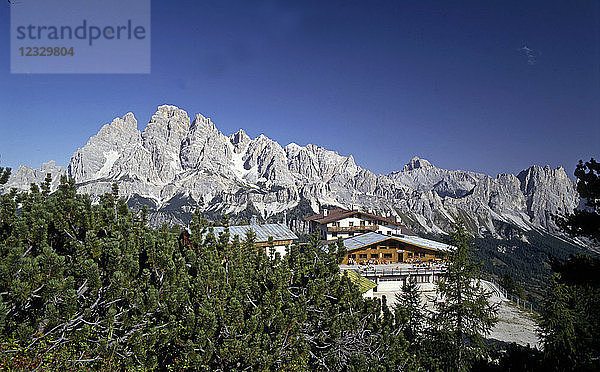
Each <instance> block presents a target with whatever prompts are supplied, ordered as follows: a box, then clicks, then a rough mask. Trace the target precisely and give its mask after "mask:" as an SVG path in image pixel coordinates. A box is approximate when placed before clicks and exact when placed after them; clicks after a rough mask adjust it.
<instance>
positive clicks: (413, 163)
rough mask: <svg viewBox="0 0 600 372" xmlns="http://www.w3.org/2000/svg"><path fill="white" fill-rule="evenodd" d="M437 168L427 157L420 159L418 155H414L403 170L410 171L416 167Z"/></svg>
mask: <svg viewBox="0 0 600 372" xmlns="http://www.w3.org/2000/svg"><path fill="white" fill-rule="evenodd" d="M430 168H435V167H434V166H433V164H431V163H430V162H429V161H427V160H425V159H420V158H418V157H416V156H415V157H414V158H412V159H410V161H409V162H408V163H407V164H406V165H405V166H404V168H402V171H403V172H408V171H411V170H414V169H430Z"/></svg>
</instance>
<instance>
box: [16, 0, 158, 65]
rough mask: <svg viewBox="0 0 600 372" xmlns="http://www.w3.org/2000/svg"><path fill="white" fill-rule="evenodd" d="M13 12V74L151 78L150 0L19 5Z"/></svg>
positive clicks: (23, 1) (35, 0)
mask: <svg viewBox="0 0 600 372" xmlns="http://www.w3.org/2000/svg"><path fill="white" fill-rule="evenodd" d="M10 7H11V14H10V48H11V50H10V69H11V73H14V74H59V73H75V74H77V73H110V74H118V73H124V74H127V73H138V74H148V73H150V0H102V1H98V0H18V1H12V2H11V5H10Z"/></svg>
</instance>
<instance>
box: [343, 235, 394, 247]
mask: <svg viewBox="0 0 600 372" xmlns="http://www.w3.org/2000/svg"><path fill="white" fill-rule="evenodd" d="M390 238H391V236H388V235H383V234H379V233H376V232H368V233H366V234H361V235H357V236H354V237H351V238H347V239H344V247H346V249H347V250H350V249H355V248H360V247H364V246H366V245H371V244H375V243H379V242H382V241H384V240H388V239H390Z"/></svg>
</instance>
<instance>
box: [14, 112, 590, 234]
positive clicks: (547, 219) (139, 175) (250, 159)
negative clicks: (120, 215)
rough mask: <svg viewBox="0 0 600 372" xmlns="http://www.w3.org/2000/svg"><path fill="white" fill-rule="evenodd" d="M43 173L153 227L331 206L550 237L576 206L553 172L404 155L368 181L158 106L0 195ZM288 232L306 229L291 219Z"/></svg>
mask: <svg viewBox="0 0 600 372" xmlns="http://www.w3.org/2000/svg"><path fill="white" fill-rule="evenodd" d="M46 173H51V174H52V175H53V185H54V187H56V185H57V184H58V178H59V177H60V175H62V174H67V175H68V176H70V177H73V178H75V180H76V182H77V185H78V187H79V190H80V191H81V192H87V193H90V194H92V195H99V194H102V193H104V192H108V191H109V190H110V185H111V184H112V182H117V183H118V184H119V185H120V191H121V194H122V196H124V197H126V198H128V199H129V201H130V204H131V205H132V206H135V207H139V206H140V205H142V204H146V205H149V206H150V208H151V209H152V210H153V211H154V212H153V213H152V215H151V221H153V223H156V224H160V223H162V222H168V223H185V222H187V218H188V217H189V214H190V213H191V212H192V211H193V210H195V209H199V210H200V211H202V212H205V213H207V214H210V215H214V216H218V215H221V214H225V213H227V214H230V215H233V216H235V215H247V214H252V213H259V214H261V216H262V217H263V218H268V217H270V216H274V215H276V214H279V213H281V212H283V211H290V215H291V214H295V215H299V214H300V212H295V213H294V210H296V211H298V210H299V209H298V208H300V209H301V210H302V213H307V212H308V213H310V211H306V210H305V209H306V208H308V207H307V206H310V208H312V210H313V211H317V209H318V208H319V207H320V206H321V205H331V206H342V207H346V208H350V207H355V208H357V207H358V208H362V209H365V210H371V211H373V212H376V213H380V214H384V215H387V214H391V215H395V216H397V217H399V218H400V219H401V220H402V221H404V222H405V223H406V224H407V225H408V226H409V227H411V228H413V229H415V230H417V231H427V232H447V231H448V230H449V229H450V228H451V225H452V223H453V222H454V221H456V220H457V218H459V217H460V218H461V219H462V220H464V221H465V223H466V225H467V227H468V228H469V229H470V230H471V231H472V232H474V233H476V234H477V235H488V234H489V235H492V236H496V237H502V232H501V231H497V228H496V226H498V225H499V223H498V222H501V223H502V224H501V225H503V226H505V224H506V223H508V224H510V225H512V226H516V227H518V228H519V229H521V230H529V229H534V228H538V229H542V230H546V231H550V232H552V231H553V229H554V223H553V221H552V218H551V216H552V214H555V213H559V212H564V211H570V210H572V209H573V208H575V207H576V206H577V204H578V202H579V197H578V195H577V192H576V191H575V185H574V182H573V181H571V180H569V178H568V177H567V175H566V174H565V171H564V169H562V168H558V169H550V168H549V167H545V168H541V167H538V166H533V167H531V168H529V169H527V170H524V171H523V172H521V173H520V174H519V175H518V176H515V175H512V174H501V175H499V176H497V177H496V178H493V177H490V176H488V175H485V174H480V173H475V172H469V171H462V170H445V169H440V168H437V167H435V166H434V165H433V164H431V163H430V162H428V161H427V160H424V159H419V158H413V159H411V160H410V161H409V163H408V164H406V165H405V166H404V167H403V168H402V170H401V171H398V172H393V173H391V174H388V175H377V174H374V173H373V172H371V171H369V170H367V169H363V168H360V167H359V166H357V165H356V163H355V161H354V158H353V157H352V156H348V157H346V156H342V155H339V154H338V153H336V152H334V151H329V150H326V149H323V148H321V147H318V146H315V145H310V144H309V145H306V146H299V145H297V144H295V143H291V144H289V145H287V146H285V147H284V148H282V147H281V146H280V145H279V144H278V143H277V142H275V141H273V140H271V139H269V138H267V137H266V136H264V135H260V136H259V137H257V138H254V139H251V138H250V137H249V136H248V135H247V134H246V133H245V132H244V131H243V130H240V131H238V132H237V133H235V134H232V135H230V136H226V135H224V134H223V133H221V132H220V131H219V130H218V129H217V128H216V126H215V125H214V124H213V123H212V121H211V120H210V119H209V118H206V117H204V116H202V115H197V116H196V117H195V119H194V121H193V122H192V123H191V124H190V119H189V116H188V115H187V113H186V112H185V111H183V110H180V109H178V108H177V107H174V106H160V107H159V108H158V111H157V112H156V113H155V114H154V115H153V116H152V119H151V120H150V122H149V123H148V125H147V126H146V128H145V129H144V131H143V133H141V134H140V132H139V131H138V130H137V121H136V120H135V118H134V116H133V114H131V113H129V114H126V115H125V116H124V117H123V118H117V119H115V120H113V122H112V123H110V124H107V125H105V126H103V127H102V128H101V129H100V131H99V132H98V134H97V135H95V136H93V137H92V138H91V139H90V140H89V141H88V143H87V144H86V145H85V146H84V147H83V148H81V149H79V150H77V151H76V152H75V154H74V155H73V158H72V159H71V163H70V164H69V167H68V169H67V170H65V169H64V168H61V167H56V166H55V165H54V164H53V163H48V164H45V165H44V166H43V168H42V169H41V170H33V169H31V168H28V167H21V168H19V170H18V171H17V172H15V173H14V174H13V175H12V177H11V179H10V180H9V183H8V184H7V185H5V187H3V190H7V189H8V188H10V187H17V188H19V189H21V190H27V189H29V184H30V183H31V182H36V183H40V182H42V181H43V179H44V178H45V174H46ZM288 221H289V220H288ZM289 223H290V224H291V225H293V226H296V227H297V228H302V226H305V225H304V224H303V223H302V222H301V221H300V220H296V221H294V220H292V221H289ZM503 230H507V229H503Z"/></svg>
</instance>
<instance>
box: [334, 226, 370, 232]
mask: <svg viewBox="0 0 600 372" xmlns="http://www.w3.org/2000/svg"><path fill="white" fill-rule="evenodd" d="M378 229H379V226H377V225H371V226H366V225H364V226H360V225H359V226H343V227H342V226H333V227H328V228H327V232H361V231H377V230H378Z"/></svg>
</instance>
